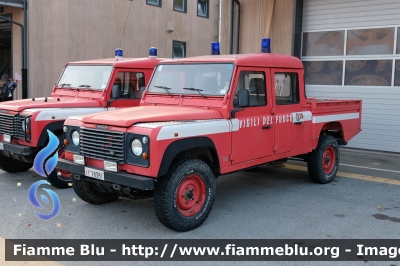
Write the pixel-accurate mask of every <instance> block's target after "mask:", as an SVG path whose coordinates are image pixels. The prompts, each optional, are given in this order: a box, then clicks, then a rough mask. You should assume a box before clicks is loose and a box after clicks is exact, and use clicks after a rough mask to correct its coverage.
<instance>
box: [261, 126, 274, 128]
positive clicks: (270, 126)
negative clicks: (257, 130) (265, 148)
mask: <svg viewBox="0 0 400 266" xmlns="http://www.w3.org/2000/svg"><path fill="white" fill-rule="evenodd" d="M271 127H272V126H263V127H262V129H270V128H271Z"/></svg>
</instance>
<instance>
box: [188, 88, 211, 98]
mask: <svg viewBox="0 0 400 266" xmlns="http://www.w3.org/2000/svg"><path fill="white" fill-rule="evenodd" d="M183 89H184V90H188V91H197V92H198V93H199V94H200V95H201V97H203V98H206V96H204V94H203V93H201V91H203V90H201V89H196V88H183Z"/></svg>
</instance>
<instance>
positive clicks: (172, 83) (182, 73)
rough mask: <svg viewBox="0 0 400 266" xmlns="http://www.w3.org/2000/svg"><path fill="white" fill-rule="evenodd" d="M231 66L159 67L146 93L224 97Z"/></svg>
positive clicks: (228, 83) (187, 65)
mask: <svg viewBox="0 0 400 266" xmlns="http://www.w3.org/2000/svg"><path fill="white" fill-rule="evenodd" d="M232 72H233V64H231V63H229V64H179V65H170V64H168V65H159V66H158V67H157V69H156V71H155V72H154V75H153V78H152V80H151V82H150V84H149V88H148V92H153V93H164V94H174V93H175V94H196V95H202V96H204V95H218V96H221V95H225V94H226V93H227V92H228V90H229V86H230V83H231V78H232Z"/></svg>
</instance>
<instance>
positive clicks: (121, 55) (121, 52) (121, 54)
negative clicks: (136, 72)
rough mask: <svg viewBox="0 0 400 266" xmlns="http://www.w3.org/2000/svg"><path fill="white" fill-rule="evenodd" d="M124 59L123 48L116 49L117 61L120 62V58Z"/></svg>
mask: <svg viewBox="0 0 400 266" xmlns="http://www.w3.org/2000/svg"><path fill="white" fill-rule="evenodd" d="M123 57H124V53H123V51H122V49H121V48H117V49H115V60H117V61H118V59H119V58H123Z"/></svg>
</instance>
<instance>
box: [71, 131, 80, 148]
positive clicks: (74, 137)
mask: <svg viewBox="0 0 400 266" xmlns="http://www.w3.org/2000/svg"><path fill="white" fill-rule="evenodd" d="M72 143H74V145H75V146H78V145H79V133H78V131H74V132H72Z"/></svg>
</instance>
